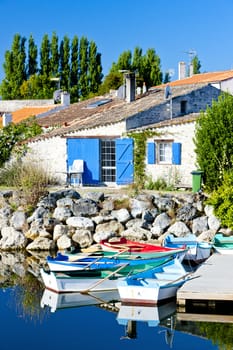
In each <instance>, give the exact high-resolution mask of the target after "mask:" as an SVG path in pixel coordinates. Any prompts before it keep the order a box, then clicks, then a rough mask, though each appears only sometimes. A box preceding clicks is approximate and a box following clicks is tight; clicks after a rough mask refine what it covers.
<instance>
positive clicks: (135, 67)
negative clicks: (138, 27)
mask: <svg viewBox="0 0 233 350" xmlns="http://www.w3.org/2000/svg"><path fill="white" fill-rule="evenodd" d="M121 70H128V71H131V72H135V73H136V82H137V86H141V87H142V86H143V83H145V84H146V87H147V89H148V88H150V87H151V86H155V85H159V84H161V83H162V72H161V67H160V58H159V56H158V55H157V54H156V52H155V50H154V49H148V50H147V52H146V54H145V55H144V56H143V55H142V49H141V48H140V47H136V48H135V50H134V54H133V56H132V53H131V51H130V50H128V51H124V52H123V53H122V54H121V55H120V56H119V58H118V61H117V62H116V63H115V62H113V64H112V67H111V69H110V73H111V74H112V73H118V72H119V71H121ZM110 76H112V77H115V76H114V75H110ZM122 79H123V75H122ZM108 80H109V77H108ZM122 83H123V80H122ZM104 85H105V86H106V84H105V83H104ZM108 85H109V84H108ZM115 88H116V87H115Z"/></svg>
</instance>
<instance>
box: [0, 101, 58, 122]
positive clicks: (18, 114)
mask: <svg viewBox="0 0 233 350" xmlns="http://www.w3.org/2000/svg"><path fill="white" fill-rule="evenodd" d="M56 107H57V106H56V105H53V106H42V107H24V108H21V109H18V110H17V111H15V112H12V113H11V114H12V122H13V123H15V124H16V123H19V122H21V121H22V120H25V119H28V118H30V117H33V116H35V117H36V116H38V115H40V114H42V113H45V112H48V111H51V110H53V109H54V108H56ZM0 127H2V118H1V119H0Z"/></svg>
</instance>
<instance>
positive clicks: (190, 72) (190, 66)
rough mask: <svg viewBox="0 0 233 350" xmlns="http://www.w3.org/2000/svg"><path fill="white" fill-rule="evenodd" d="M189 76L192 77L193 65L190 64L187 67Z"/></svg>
mask: <svg viewBox="0 0 233 350" xmlns="http://www.w3.org/2000/svg"><path fill="white" fill-rule="evenodd" d="M189 76H190V77H192V76H193V64H192V63H190V65H189Z"/></svg>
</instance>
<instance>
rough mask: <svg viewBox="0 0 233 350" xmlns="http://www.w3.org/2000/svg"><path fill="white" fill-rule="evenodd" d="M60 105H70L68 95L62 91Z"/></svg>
mask: <svg viewBox="0 0 233 350" xmlns="http://www.w3.org/2000/svg"><path fill="white" fill-rule="evenodd" d="M61 104H62V105H63V106H69V105H70V94H69V92H67V91H62V93H61Z"/></svg>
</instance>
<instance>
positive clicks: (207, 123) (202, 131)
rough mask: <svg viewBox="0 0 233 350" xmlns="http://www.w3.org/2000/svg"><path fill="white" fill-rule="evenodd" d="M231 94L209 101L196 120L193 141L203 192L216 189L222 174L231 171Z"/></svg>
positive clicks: (232, 114)
mask: <svg viewBox="0 0 233 350" xmlns="http://www.w3.org/2000/svg"><path fill="white" fill-rule="evenodd" d="M232 135H233V96H232V95H229V94H227V93H223V94H221V95H220V97H219V99H218V101H213V104H212V107H208V108H207V110H206V112H202V113H201V114H200V117H199V118H198V119H197V122H196V129H195V136H194V144H195V147H196V149H195V151H196V156H197V164H198V167H200V169H201V170H203V171H204V175H203V178H204V184H205V187H206V190H207V191H210V192H211V191H213V190H214V189H217V188H218V187H219V186H220V185H221V184H222V182H223V178H224V173H225V172H228V171H232V170H233V137H232Z"/></svg>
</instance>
